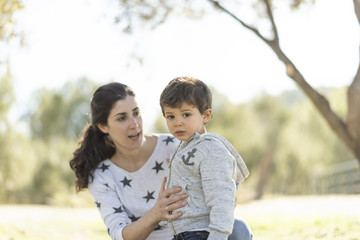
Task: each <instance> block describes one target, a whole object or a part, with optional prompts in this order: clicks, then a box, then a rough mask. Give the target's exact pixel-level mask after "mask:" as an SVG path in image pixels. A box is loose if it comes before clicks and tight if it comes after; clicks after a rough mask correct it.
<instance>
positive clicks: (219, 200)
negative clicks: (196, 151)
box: [200, 141, 236, 240]
mask: <svg viewBox="0 0 360 240" xmlns="http://www.w3.org/2000/svg"><path fill="white" fill-rule="evenodd" d="M210 142H211V143H210V144H208V143H207V149H208V151H207V152H208V154H203V156H202V157H203V158H204V159H203V160H202V161H201V165H200V172H201V177H202V184H203V190H204V193H205V200H206V203H207V206H208V207H209V208H210V225H209V228H210V234H209V238H208V240H221V239H224V240H226V239H227V237H228V235H230V233H231V232H232V228H233V224H234V204H235V191H236V188H235V182H234V180H233V178H232V177H233V173H234V168H235V160H234V158H233V156H232V155H231V154H230V153H229V151H228V150H227V149H226V148H225V147H224V145H223V144H216V141H215V143H214V142H213V141H210Z"/></svg>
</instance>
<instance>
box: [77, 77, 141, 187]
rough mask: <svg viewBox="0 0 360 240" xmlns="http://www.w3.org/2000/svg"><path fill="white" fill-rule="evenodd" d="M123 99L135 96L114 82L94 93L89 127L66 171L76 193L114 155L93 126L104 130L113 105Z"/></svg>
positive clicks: (100, 133)
mask: <svg viewBox="0 0 360 240" xmlns="http://www.w3.org/2000/svg"><path fill="white" fill-rule="evenodd" d="M127 96H134V97H135V93H134V92H133V91H132V89H131V88H129V87H128V86H126V85H125V84H122V83H117V82H113V83H109V84H106V85H103V86H101V87H99V88H98V89H97V90H96V91H95V93H94V95H93V98H92V100H91V123H90V124H88V125H87V126H86V127H85V128H84V130H83V133H82V138H81V139H80V141H79V147H78V148H77V149H76V150H75V152H74V154H73V155H74V158H73V159H72V160H70V167H71V169H72V170H74V172H75V176H76V178H77V179H76V181H75V186H76V191H78V192H79V191H81V190H83V189H85V188H87V187H88V185H89V182H91V181H92V180H93V179H94V175H93V173H94V170H95V169H96V168H97V166H98V165H99V163H100V162H102V161H104V160H105V159H108V158H111V157H112V156H113V155H114V154H115V150H116V149H115V145H114V143H113V142H112V141H111V140H110V139H109V138H108V136H107V134H105V133H103V132H102V131H100V129H99V128H98V127H97V125H98V124H102V125H104V126H106V125H107V119H108V116H109V114H110V111H111V109H112V108H113V106H114V104H115V103H116V102H117V101H119V100H122V99H125V98H126V97H127Z"/></svg>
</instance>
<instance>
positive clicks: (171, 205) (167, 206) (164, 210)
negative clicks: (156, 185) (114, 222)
mask: <svg viewBox="0 0 360 240" xmlns="http://www.w3.org/2000/svg"><path fill="white" fill-rule="evenodd" d="M165 182H166V177H165V178H164V180H163V182H162V184H161V189H160V192H159V196H158V199H157V201H156V203H155V205H154V206H153V207H152V208H151V209H150V210H149V211H148V212H147V213H146V214H145V215H144V216H142V217H141V218H140V219H138V220H137V221H135V222H133V223H131V224H129V225H127V226H125V227H124V229H123V231H122V237H123V239H124V240H142V239H146V238H147V237H148V236H149V235H150V234H151V233H152V232H153V231H154V229H155V228H156V227H157V225H158V224H159V223H160V221H164V220H174V219H177V218H179V217H180V216H181V215H182V213H181V212H177V213H174V214H169V212H170V211H173V210H176V209H179V208H181V207H183V206H185V205H186V204H187V202H186V200H185V199H186V198H187V196H186V195H185V194H179V195H173V194H175V193H179V192H180V191H181V188H170V189H167V190H165Z"/></svg>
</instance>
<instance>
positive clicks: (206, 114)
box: [203, 108, 212, 124]
mask: <svg viewBox="0 0 360 240" xmlns="http://www.w3.org/2000/svg"><path fill="white" fill-rule="evenodd" d="M211 114H212V109H211V108H209V109H206V110H205V111H204V114H203V119H204V124H206V123H207V122H208V121H209V120H210V118H211Z"/></svg>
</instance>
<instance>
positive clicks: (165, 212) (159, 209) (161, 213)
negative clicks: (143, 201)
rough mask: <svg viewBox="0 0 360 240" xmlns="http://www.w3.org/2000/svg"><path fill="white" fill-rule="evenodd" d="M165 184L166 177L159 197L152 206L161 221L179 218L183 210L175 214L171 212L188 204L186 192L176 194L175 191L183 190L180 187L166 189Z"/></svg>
mask: <svg viewBox="0 0 360 240" xmlns="http://www.w3.org/2000/svg"><path fill="white" fill-rule="evenodd" d="M165 184H166V177H164V179H163V182H162V184H161V188H160V192H159V196H158V199H157V201H156V203H155V205H154V207H153V208H152V210H153V211H154V213H155V215H156V216H157V219H158V220H159V221H163V220H174V219H177V218H179V217H180V216H181V215H182V212H176V213H174V214H171V212H172V211H174V210H177V209H179V208H182V207H184V206H185V205H186V204H187V201H186V200H185V199H186V198H187V195H186V194H177V195H174V194H175V193H179V192H181V188H180V187H175V188H169V189H166V190H165Z"/></svg>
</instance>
